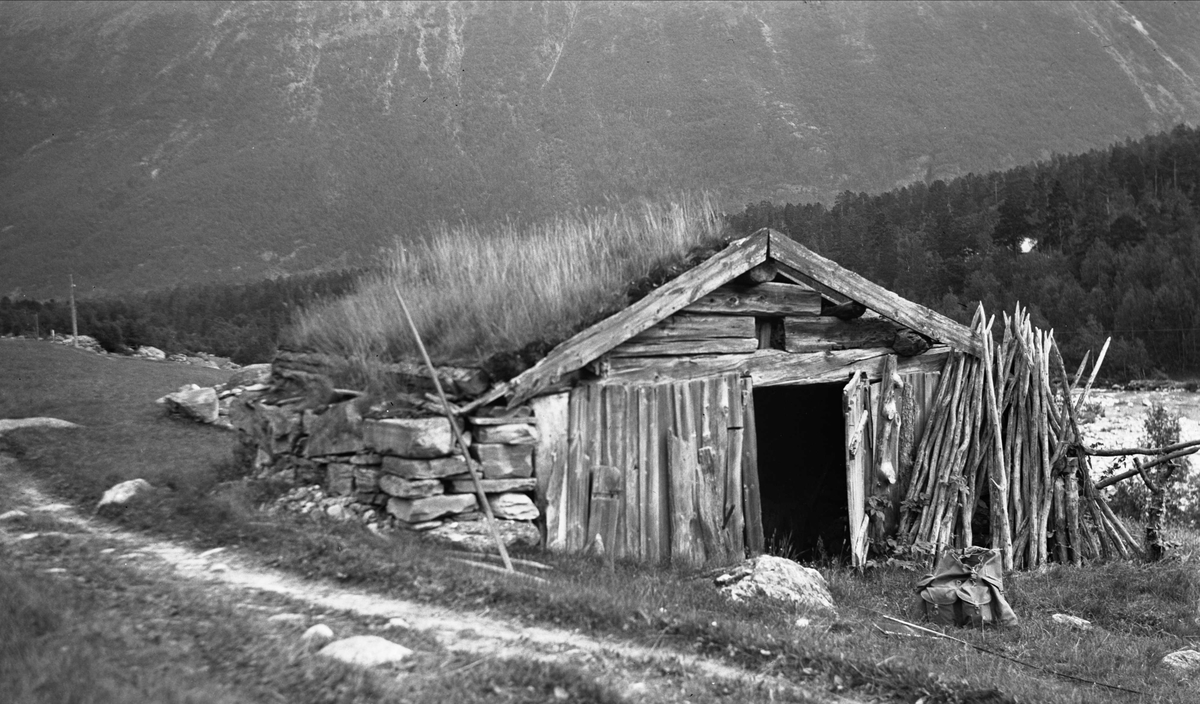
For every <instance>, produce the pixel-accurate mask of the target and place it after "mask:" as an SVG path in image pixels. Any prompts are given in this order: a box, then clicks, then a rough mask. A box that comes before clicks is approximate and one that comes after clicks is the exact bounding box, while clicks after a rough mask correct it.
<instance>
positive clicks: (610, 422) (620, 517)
mask: <svg viewBox="0 0 1200 704" xmlns="http://www.w3.org/2000/svg"><path fill="white" fill-rule="evenodd" d="M598 388H599V389H600V390H601V392H602V393H603V394H604V427H603V429H602V432H603V433H604V436H605V437H604V444H605V451H604V455H605V458H604V464H606V465H609V466H610V467H615V468H616V469H617V471H618V472H620V475H619V477H618V481H620V484H621V488H620V496H619V497H618V498H619V499H620V501H618V504H617V518H616V521H617V525H616V529H615V530H616V532H615V533H614V534H613V537H614V538H615V540H616V542H613V543H605V546H606V547H607V548H608V549H609V550H611V551H612V554H613V556H614V557H616V558H617V559H621V558H624V557H626V556H627V555H628V552H627V550H626V548H627V547H628V545H627V541H626V539H625V538H626V528H627V521H628V519H627V517H626V516H625V506H626V502H627V501H628V496H626V495H625V494H626V492H627V491H628V490H629V477H630V475H634V476H636V473H635V472H634V471H633V468H632V467H629V466H628V465H627V464H626V460H627V456H626V450H627V443H626V435H625V431H626V430H627V429H628V425H627V424H628V417H627V416H628V405H629V404H628V395H629V387H628V386H625V385H623V384H613V385H601V386H599V387H598ZM634 494H635V498H636V494H637V487H636V484H635V485H634Z"/></svg>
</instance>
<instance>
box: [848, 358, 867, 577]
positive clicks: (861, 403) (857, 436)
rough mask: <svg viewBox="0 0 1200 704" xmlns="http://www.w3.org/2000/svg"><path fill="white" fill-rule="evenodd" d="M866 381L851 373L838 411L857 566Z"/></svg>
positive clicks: (862, 550) (863, 523)
mask: <svg viewBox="0 0 1200 704" xmlns="http://www.w3.org/2000/svg"><path fill="white" fill-rule="evenodd" d="M867 385H868V382H867V381H866V380H865V379H863V377H862V376H861V375H859V374H855V375H854V376H853V377H852V378H851V379H850V382H849V383H847V384H846V388H845V389H844V390H843V391H842V410H843V413H844V414H845V422H846V426H845V427H846V506H847V510H848V512H849V517H850V564H851V566H853V567H860V566H862V564H863V563H864V562H865V561H866V556H867V555H866V545H867V531H866V528H867V515H866V482H865V480H864V475H865V473H866V469H867V467H869V466H870V465H869V463H868V455H869V449H870V440H869V433H868V432H867V422H866V421H868V416H867V414H868V412H869V408H868V406H869V405H870V401H869V400H868V398H869V397H867V393H868V389H867V388H866V387H867Z"/></svg>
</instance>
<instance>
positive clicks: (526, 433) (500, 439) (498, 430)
mask: <svg viewBox="0 0 1200 704" xmlns="http://www.w3.org/2000/svg"><path fill="white" fill-rule="evenodd" d="M474 435H475V442H484V443H496V444H501V445H536V444H537V441H538V431H537V426H536V425H530V424H528V423H510V424H508V425H480V426H476V427H475V432H474Z"/></svg>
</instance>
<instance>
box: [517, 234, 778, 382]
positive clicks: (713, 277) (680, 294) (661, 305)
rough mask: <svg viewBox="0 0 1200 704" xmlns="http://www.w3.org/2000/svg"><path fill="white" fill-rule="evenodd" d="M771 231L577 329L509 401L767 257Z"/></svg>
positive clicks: (580, 364) (527, 373)
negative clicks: (581, 328) (597, 320)
mask: <svg viewBox="0 0 1200 704" xmlns="http://www.w3.org/2000/svg"><path fill="white" fill-rule="evenodd" d="M768 239H769V234H768V233H767V232H764V231H760V232H758V233H755V234H753V235H751V236H749V237H745V238H743V239H740V240H737V241H735V242H733V243H732V244H730V245H729V246H728V247H726V248H725V249H723V250H721V251H720V252H718V253H716V254H715V255H713V256H712V257H710V258H709V259H708V260H707V261H705V262H704V263H702V264H700V265H699V266H697V267H695V268H693V269H690V270H688V271H685V272H684V273H682V274H680V275H679V276H677V277H675V278H674V279H672V280H671V281H668V282H667V283H665V284H663V285H662V286H660V287H659V288H657V289H655V290H654V291H652V292H650V293H649V294H648V295H647V296H646V297H645V298H643V299H641V300H640V301H637V302H636V303H634V304H632V305H630V306H629V307H628V308H625V309H624V310H622V311H620V312H618V313H615V314H613V315H611V316H609V317H607V318H605V319H604V320H602V321H600V322H599V323H596V324H595V325H593V326H591V327H589V328H588V329H586V330H584V331H582V332H580V333H578V334H577V335H575V336H574V337H572V338H571V339H569V340H567V341H566V342H563V343H562V344H560V345H559V346H558V347H555V348H554V349H553V350H551V351H550V353H549V354H548V355H546V356H545V357H543V358H542V359H541V360H540V361H539V362H538V363H537V364H535V365H534V366H533V367H531V368H529V369H526V370H525V371H524V372H522V373H521V374H519V375H518V376H516V377H514V378H513V379H512V380H511V381H509V386H510V388H511V389H512V396H511V397H510V398H509V405H510V406H514V405H517V404H519V403H521V402H523V401H524V400H526V399H528V398H531V397H533V396H536V395H538V394H539V393H541V392H542V390H543V389H545V388H547V387H549V386H551V385H552V384H554V382H555V381H556V380H557V379H558V378H559V377H561V376H562V375H564V374H567V373H568V372H572V371H575V370H576V369H579V368H580V367H583V366H584V365H585V364H587V363H588V362H591V361H592V360H594V359H596V358H597V357H599V356H600V355H602V354H604V353H605V352H608V351H609V350H611V349H613V348H614V347H616V346H617V345H619V344H621V343H622V342H624V341H626V340H628V339H629V338H631V337H633V336H634V335H637V334H638V333H640V332H642V331H643V330H646V329H647V328H649V327H650V326H652V325H654V324H655V323H657V322H659V321H660V320H662V319H663V318H666V317H667V316H669V315H672V314H674V313H676V312H678V311H680V310H682V309H683V308H684V307H686V306H688V305H689V304H691V303H692V302H693V301H695V300H696V299H698V298H700V297H701V296H704V295H705V294H707V293H710V292H711V291H713V290H715V289H716V288H717V287H718V286H721V285H722V284H725V283H727V282H729V281H731V280H733V279H734V278H735V277H737V276H740V275H741V274H743V273H745V272H747V271H749V270H750V269H753V268H754V267H756V266H758V265H759V264H762V263H763V262H765V261H766V260H767V242H768Z"/></svg>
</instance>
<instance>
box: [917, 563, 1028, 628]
mask: <svg viewBox="0 0 1200 704" xmlns="http://www.w3.org/2000/svg"><path fill="white" fill-rule="evenodd" d="M1003 577H1004V570H1003V566H1002V563H1001V561H1000V551H998V550H992V549H988V548H980V547H971V548H966V549H965V550H951V551H948V552H946V553H944V554H943V555H942V557H941V559H939V560H938V562H937V565H936V566H935V567H934V570H933V572H932V573H930V574H927V575H925V576H924V577H923V578H921V580H920V581H919V582H917V593H918V594H919V595H920V598H921V608H922V610H923V613H924V616H925V618H926V619H927V620H929V621H933V622H934V623H937V624H940V625H945V626H970V627H972V628H982V627H983V626H1015V625H1016V623H1017V615H1016V614H1015V613H1013V610H1012V607H1010V606H1009V605H1008V601H1007V600H1005V598H1004V580H1003Z"/></svg>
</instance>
